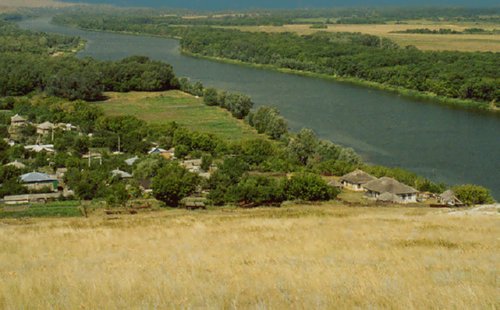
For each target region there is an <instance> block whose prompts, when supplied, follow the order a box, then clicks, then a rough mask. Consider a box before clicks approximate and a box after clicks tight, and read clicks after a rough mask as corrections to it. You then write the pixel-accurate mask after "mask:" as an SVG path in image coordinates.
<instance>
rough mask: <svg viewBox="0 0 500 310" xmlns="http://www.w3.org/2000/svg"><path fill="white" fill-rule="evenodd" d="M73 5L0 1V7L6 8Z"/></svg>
mask: <svg viewBox="0 0 500 310" xmlns="http://www.w3.org/2000/svg"><path fill="white" fill-rule="evenodd" d="M71 5H74V4H72V3H67V2H60V1H56V0H0V7H4V8H7V7H9V8H39V7H58V8H60V7H67V6H71Z"/></svg>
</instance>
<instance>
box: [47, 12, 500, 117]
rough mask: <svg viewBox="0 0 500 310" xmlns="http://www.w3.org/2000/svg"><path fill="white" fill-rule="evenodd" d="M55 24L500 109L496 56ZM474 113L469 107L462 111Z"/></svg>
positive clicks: (115, 22)
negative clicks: (154, 38)
mask: <svg viewBox="0 0 500 310" xmlns="http://www.w3.org/2000/svg"><path fill="white" fill-rule="evenodd" d="M56 21H58V22H61V23H65V24H71V25H77V26H79V27H82V28H86V29H98V30H114V31H132V32H139V33H150V34H155V35H163V36H170V37H180V38H182V39H181V46H182V49H183V50H184V51H187V52H190V53H192V54H196V55H202V56H208V57H218V58H226V59H232V60H239V61H242V62H246V63H254V64H266V65H271V66H274V67H277V68H285V69H292V70H299V71H307V72H313V73H318V74H325V75H330V76H334V77H340V78H351V79H358V80H362V81H369V82H376V83H379V84H381V85H386V86H389V87H397V88H402V89H408V90H412V91H417V92H427V93H432V94H435V95H438V96H442V97H446V98H453V99H463V100H472V101H475V102H476V103H477V102H481V103H484V104H482V105H478V104H475V105H474V106H475V107H481V108H483V109H487V108H488V105H487V104H486V103H489V102H496V103H497V104H498V102H500V90H499V88H498V87H497V85H498V84H499V83H500V77H499V75H498V68H499V67H500V60H499V58H498V54H497V53H491V52H487V53H484V52H453V51H443V52H435V51H420V50H418V49H417V48H415V47H412V46H407V47H405V48H402V47H399V46H398V45H397V44H395V43H394V42H393V41H391V40H389V39H386V38H380V37H377V36H373V35H366V34H359V33H326V32H318V33H315V34H312V35H305V36H301V35H297V34H292V33H259V32H243V31H238V30H232V29H221V28H212V27H202V26H200V27H176V26H173V25H168V24H167V25H166V24H161V23H155V22H152V23H149V22H148V23H142V22H140V21H137V20H134V19H132V18H124V17H122V18H120V19H119V18H117V17H107V18H97V17H95V16H94V17H92V16H88V15H68V16H59V17H57V19H56ZM468 104H469V105H472V102H471V103H468Z"/></svg>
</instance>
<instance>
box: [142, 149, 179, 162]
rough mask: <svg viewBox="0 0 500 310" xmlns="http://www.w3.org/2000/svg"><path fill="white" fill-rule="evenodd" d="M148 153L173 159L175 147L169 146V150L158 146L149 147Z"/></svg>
mask: <svg viewBox="0 0 500 310" xmlns="http://www.w3.org/2000/svg"><path fill="white" fill-rule="evenodd" d="M148 154H149V155H155V154H156V155H161V156H162V157H163V158H165V159H167V160H171V159H175V149H174V148H171V149H169V150H165V149H162V148H160V147H158V146H155V147H153V148H151V150H149V152H148Z"/></svg>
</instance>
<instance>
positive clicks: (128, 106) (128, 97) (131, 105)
mask: <svg viewBox="0 0 500 310" xmlns="http://www.w3.org/2000/svg"><path fill="white" fill-rule="evenodd" d="M106 95H107V96H108V97H109V99H108V100H107V101H105V102H102V103H100V105H101V106H102V107H103V108H104V111H105V113H107V114H109V115H134V116H136V117H138V118H140V119H142V120H145V121H147V122H150V123H165V122H172V121H175V122H177V123H178V124H181V125H184V126H186V127H187V128H189V129H191V130H194V131H200V132H206V133H213V134H216V135H218V136H220V137H222V138H224V139H234V140H239V139H251V138H256V137H257V136H259V135H258V134H257V132H256V131H255V130H254V129H253V128H252V127H250V126H249V125H247V124H246V123H245V122H243V121H241V120H237V119H235V118H234V117H232V116H231V114H230V113H229V112H228V111H226V110H223V109H221V108H218V107H210V106H206V105H204V104H203V99H202V98H196V97H194V96H192V95H189V94H186V93H184V92H181V91H177V90H173V91H167V92H154V93H151V92H131V93H107V94H106Z"/></svg>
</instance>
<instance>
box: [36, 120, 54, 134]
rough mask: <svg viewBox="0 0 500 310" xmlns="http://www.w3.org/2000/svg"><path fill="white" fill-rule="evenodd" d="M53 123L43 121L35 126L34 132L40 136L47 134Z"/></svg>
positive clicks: (50, 130) (50, 131) (49, 132)
mask: <svg viewBox="0 0 500 310" xmlns="http://www.w3.org/2000/svg"><path fill="white" fill-rule="evenodd" d="M54 127H55V126H54V124H52V123H51V122H43V123H41V124H39V125H37V126H36V133H37V134H39V135H42V136H48V135H50V134H51V133H52V131H53V130H54Z"/></svg>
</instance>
